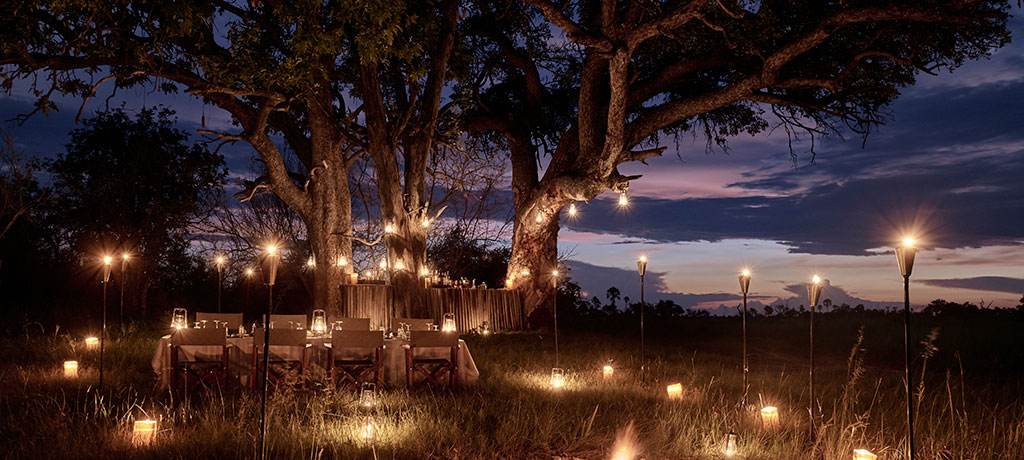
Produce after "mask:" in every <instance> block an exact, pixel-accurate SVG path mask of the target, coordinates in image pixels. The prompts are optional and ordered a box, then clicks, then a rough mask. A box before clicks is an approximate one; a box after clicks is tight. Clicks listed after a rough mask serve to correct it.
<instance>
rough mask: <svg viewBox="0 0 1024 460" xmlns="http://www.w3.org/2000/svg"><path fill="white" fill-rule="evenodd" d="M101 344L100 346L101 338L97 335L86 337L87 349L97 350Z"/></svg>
mask: <svg viewBox="0 0 1024 460" xmlns="http://www.w3.org/2000/svg"><path fill="white" fill-rule="evenodd" d="M99 346H100V339H99V338H96V337H86V338H85V348H86V349H87V350H95V349H96V348H97V347H99Z"/></svg>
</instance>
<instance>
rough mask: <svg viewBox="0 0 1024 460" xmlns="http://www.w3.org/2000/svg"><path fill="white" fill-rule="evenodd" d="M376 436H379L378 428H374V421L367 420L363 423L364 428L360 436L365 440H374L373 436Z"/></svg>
mask: <svg viewBox="0 0 1024 460" xmlns="http://www.w3.org/2000/svg"><path fill="white" fill-rule="evenodd" d="M376 436H377V429H376V428H374V426H373V422H372V421H367V422H366V423H365V424H364V425H363V430H362V433H361V434H360V437H362V438H363V441H367V442H369V441H373V438H375V437H376Z"/></svg>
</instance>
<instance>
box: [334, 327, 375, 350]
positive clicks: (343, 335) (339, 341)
mask: <svg viewBox="0 0 1024 460" xmlns="http://www.w3.org/2000/svg"><path fill="white" fill-rule="evenodd" d="M382 346H384V331H346V330H341V331H334V332H332V333H331V348H334V349H335V350H340V349H342V348H379V347H382Z"/></svg>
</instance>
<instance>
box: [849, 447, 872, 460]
mask: <svg viewBox="0 0 1024 460" xmlns="http://www.w3.org/2000/svg"><path fill="white" fill-rule="evenodd" d="M877 458H878V456H877V455H875V454H873V453H871V451H870V450H867V449H853V460H876V459H877Z"/></svg>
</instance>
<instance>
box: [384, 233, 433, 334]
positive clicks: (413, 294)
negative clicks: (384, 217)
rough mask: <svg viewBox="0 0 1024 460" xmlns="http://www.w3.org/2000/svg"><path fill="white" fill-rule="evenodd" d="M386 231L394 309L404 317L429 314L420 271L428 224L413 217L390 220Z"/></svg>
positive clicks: (422, 265)
mask: <svg viewBox="0 0 1024 460" xmlns="http://www.w3.org/2000/svg"><path fill="white" fill-rule="evenodd" d="M391 225H393V226H394V230H395V231H394V232H393V233H390V234H387V235H385V237H384V238H385V240H384V242H385V245H386V246H387V257H388V276H389V277H390V279H391V286H392V289H394V292H393V293H392V298H393V299H394V313H395V314H396V315H402V316H404V317H407V318H428V317H429V315H430V312H429V311H427V302H426V290H425V288H424V285H423V278H422V277H420V273H421V271H422V270H423V269H425V268H427V260H426V259H427V228H426V227H424V226H423V225H422V224H421V223H420V222H417V221H415V220H413V219H408V218H406V219H402V220H401V221H400V222H393V223H392V224H391Z"/></svg>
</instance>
